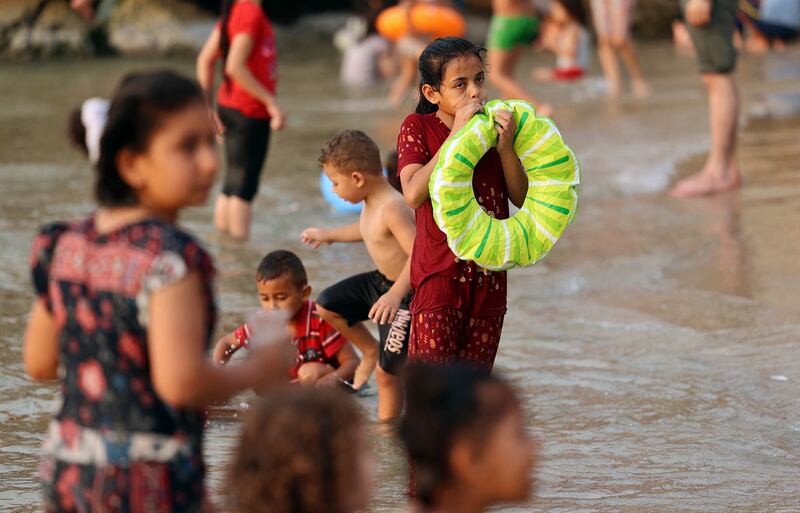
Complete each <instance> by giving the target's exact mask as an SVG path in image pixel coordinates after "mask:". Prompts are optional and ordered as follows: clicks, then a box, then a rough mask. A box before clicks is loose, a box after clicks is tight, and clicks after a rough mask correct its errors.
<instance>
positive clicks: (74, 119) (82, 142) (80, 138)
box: [67, 105, 89, 157]
mask: <svg viewBox="0 0 800 513" xmlns="http://www.w3.org/2000/svg"><path fill="white" fill-rule="evenodd" d="M81 108H82V107H81V106H80V105H78V106H77V107H75V108H74V109H72V110H71V111H70V113H69V120H68V121H67V137H69V142H70V143H71V144H72V145H73V146H74V147H76V148H78V149H79V150H80V151H81V153H83V155H84V157H88V156H89V148H88V147H87V146H86V127H85V126H83V119H81Z"/></svg>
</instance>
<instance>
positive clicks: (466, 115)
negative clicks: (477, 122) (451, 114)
mask: <svg viewBox="0 0 800 513" xmlns="http://www.w3.org/2000/svg"><path fill="white" fill-rule="evenodd" d="M482 110H483V102H482V101H480V100H470V101H468V102H466V103H464V104H463V105H461V106H460V107H459V108H458V110H456V115H455V119H454V120H453V128H452V129H451V130H450V133H452V134H454V133H456V132H458V131H459V130H461V128H462V127H463V126H464V125H466V124H467V122H468V121H469V120H470V119H472V116H474V115H475V114H476V113H477V112H480V111H482Z"/></svg>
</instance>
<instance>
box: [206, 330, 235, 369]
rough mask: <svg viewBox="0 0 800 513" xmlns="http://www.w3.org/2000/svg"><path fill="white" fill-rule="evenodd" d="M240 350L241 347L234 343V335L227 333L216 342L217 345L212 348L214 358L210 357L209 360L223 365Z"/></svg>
mask: <svg viewBox="0 0 800 513" xmlns="http://www.w3.org/2000/svg"><path fill="white" fill-rule="evenodd" d="M241 348H242V346H240V345H239V344H238V343H237V342H236V337H235V336H234V334H233V333H228V334H227V335H225V336H224V337H222V338H221V339H219V340H217V345H216V346H214V356H212V357H211V360H212V361H213V362H214V363H216V364H219V365H225V364H226V363H228V360H230V359H231V356H233V354H234V353H235V352H236V351H238V350H239V349H241Z"/></svg>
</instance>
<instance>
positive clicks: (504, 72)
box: [487, 0, 553, 116]
mask: <svg viewBox="0 0 800 513" xmlns="http://www.w3.org/2000/svg"><path fill="white" fill-rule="evenodd" d="M538 34H539V19H538V18H537V17H536V12H535V11H534V9H533V6H532V4H531V2H530V0H492V22H491V25H490V26H489V34H488V37H487V46H488V47H489V51H488V53H487V63H488V65H489V74H488V77H487V78H488V79H489V82H491V83H492V85H494V86H495V87H496V88H497V89H498V90H499V91H500V95H501V96H502V98H503V99H504V100H511V99H515V100H525V101H527V102H530V103H532V104H533V105H534V106H535V107H536V110H537V112H538V113H539V114H541V115H543V116H550V115H551V114H552V113H553V108H552V107H551V106H550V105H548V104H546V103H542V102H539V101H537V100H536V99H535V98H534V97H533V96H532V95H531V93H529V92H528V91H527V90H526V89H525V88H524V87H523V86H522V84H520V83H519V82H517V80H516V79H515V78H514V70H515V68H516V67H517V63H518V62H519V59H520V57H521V56H522V52H523V50H524V49H525V47H527V46H530V44H531V43H533V41H534V40H535V39H536V36H538Z"/></svg>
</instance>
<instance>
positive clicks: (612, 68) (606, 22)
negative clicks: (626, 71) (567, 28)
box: [591, 0, 621, 98]
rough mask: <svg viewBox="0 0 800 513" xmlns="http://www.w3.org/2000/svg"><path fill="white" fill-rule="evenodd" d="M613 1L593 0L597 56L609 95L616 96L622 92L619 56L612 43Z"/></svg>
mask: <svg viewBox="0 0 800 513" xmlns="http://www.w3.org/2000/svg"><path fill="white" fill-rule="evenodd" d="M611 1H612V0H592V2H591V7H592V23H594V30H595V32H596V33H597V56H598V58H599V59H600V67H601V68H602V70H603V76H604V77H605V79H606V84H607V85H608V95H609V96H610V97H612V98H616V97H618V96H619V94H620V90H621V86H620V77H619V66H618V65H617V56H616V55H615V54H614V47H613V46H612V44H611V33H612V32H611V29H612V26H611V22H612V15H611V10H612V6H611Z"/></svg>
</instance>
